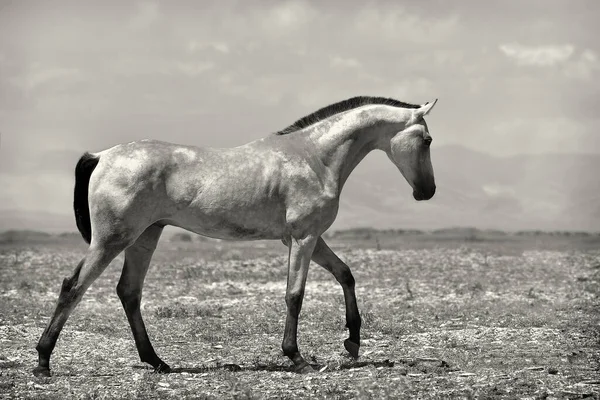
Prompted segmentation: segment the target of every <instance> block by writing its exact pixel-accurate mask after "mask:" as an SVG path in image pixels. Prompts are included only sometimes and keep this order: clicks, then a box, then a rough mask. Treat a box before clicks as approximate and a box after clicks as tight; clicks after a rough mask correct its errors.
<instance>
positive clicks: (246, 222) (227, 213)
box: [163, 207, 285, 240]
mask: <svg viewBox="0 0 600 400" xmlns="http://www.w3.org/2000/svg"><path fill="white" fill-rule="evenodd" d="M163 222H164V223H166V224H168V225H174V226H178V227H180V228H183V229H186V230H188V231H191V232H195V233H197V234H200V235H203V236H208V237H212V238H216V239H230V240H260V239H281V238H283V237H284V236H285V213H284V212H279V210H278V207H273V208H260V209H256V208H253V209H244V208H243V207H238V208H236V209H232V210H203V209H196V208H189V209H186V210H182V211H181V212H179V213H178V214H177V215H174V216H172V217H170V218H168V219H165V220H163Z"/></svg>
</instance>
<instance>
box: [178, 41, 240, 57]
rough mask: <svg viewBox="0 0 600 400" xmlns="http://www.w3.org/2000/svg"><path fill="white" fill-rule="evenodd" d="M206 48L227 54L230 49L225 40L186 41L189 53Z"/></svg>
mask: <svg viewBox="0 0 600 400" xmlns="http://www.w3.org/2000/svg"><path fill="white" fill-rule="evenodd" d="M206 49H212V50H214V51H217V52H219V53H223V54H229V52H230V51H231V49H230V47H229V45H228V44H227V43H225V42H198V41H196V40H192V41H190V42H189V43H188V52H189V53H196V52H199V51H202V50H206Z"/></svg>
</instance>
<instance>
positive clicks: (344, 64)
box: [329, 56, 361, 68]
mask: <svg viewBox="0 0 600 400" xmlns="http://www.w3.org/2000/svg"><path fill="white" fill-rule="evenodd" d="M329 65H331V66H332V67H334V68H336V67H337V68H358V67H360V66H361V64H360V62H359V61H358V60H357V59H356V58H351V57H349V58H345V57H340V56H331V57H329Z"/></svg>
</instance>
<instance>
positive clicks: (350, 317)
mask: <svg viewBox="0 0 600 400" xmlns="http://www.w3.org/2000/svg"><path fill="white" fill-rule="evenodd" d="M312 260H313V261H314V262H316V263H317V264H319V265H320V266H322V267H323V268H325V269H326V270H327V271H329V272H331V273H332V274H333V276H334V277H335V279H336V280H337V281H338V282H339V284H340V285H341V286H342V290H343V291H344V301H345V303H346V327H348V330H349V331H350V337H349V338H348V339H346V340H345V341H344V347H345V348H346V350H347V351H348V353H350V355H351V356H352V357H353V358H355V359H356V358H358V349H359V348H360V324H361V321H360V314H359V313H358V306H357V304H356V294H355V292H354V277H353V276H352V271H350V267H348V266H347V265H346V264H345V263H344V262H343V261H342V260H340V258H339V257H338V256H337V255H336V254H335V253H334V252H333V250H331V249H330V248H329V246H327V243H325V241H324V240H323V238H319V240H318V241H317V244H316V246H315V250H314V252H313V255H312Z"/></svg>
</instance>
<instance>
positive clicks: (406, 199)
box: [0, 146, 600, 232]
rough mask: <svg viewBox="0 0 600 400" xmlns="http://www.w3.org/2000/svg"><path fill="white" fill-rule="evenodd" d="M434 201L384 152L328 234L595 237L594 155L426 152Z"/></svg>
mask: <svg viewBox="0 0 600 400" xmlns="http://www.w3.org/2000/svg"><path fill="white" fill-rule="evenodd" d="M431 153H432V162H433V166H434V171H435V178H436V184H437V192H436V195H435V196H434V197H433V198H432V199H431V200H429V201H422V202H417V201H415V200H414V199H413V198H412V195H411V193H412V189H411V188H410V187H409V185H408V184H407V183H406V181H405V180H404V178H403V177H402V175H401V174H400V172H399V171H397V170H396V167H395V166H394V165H393V164H392V163H391V162H390V161H389V160H388V159H387V157H386V156H385V154H384V153H382V152H377V154H370V155H369V156H368V157H367V158H366V159H365V160H364V161H363V162H362V163H361V164H359V165H358V167H357V168H356V170H355V171H354V172H353V173H352V174H351V175H350V178H349V179H348V182H347V183H346V185H345V187H344V189H343V192H342V195H341V203H340V211H339V213H338V218H337V220H336V222H335V224H334V225H333V227H332V229H345V228H351V227H374V228H394V229H402V228H406V229H409V228H416V229H422V230H429V229H439V228H444V227H457V226H463V227H464V226H470V227H477V228H483V229H502V230H508V231H511V230H529V229H538V230H582V231H600V177H599V172H600V154H540V155H532V154H530V155H518V156H510V157H497V156H492V155H489V154H485V153H482V152H478V151H474V150H471V149H467V148H465V147H461V146H440V147H435V146H434V147H432V151H431ZM8 229H33V230H41V231H47V232H65V231H73V230H75V229H76V228H75V222H74V219H73V216H72V215H63V214H55V213H52V212H48V211H43V210H34V211H22V210H0V230H8Z"/></svg>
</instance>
